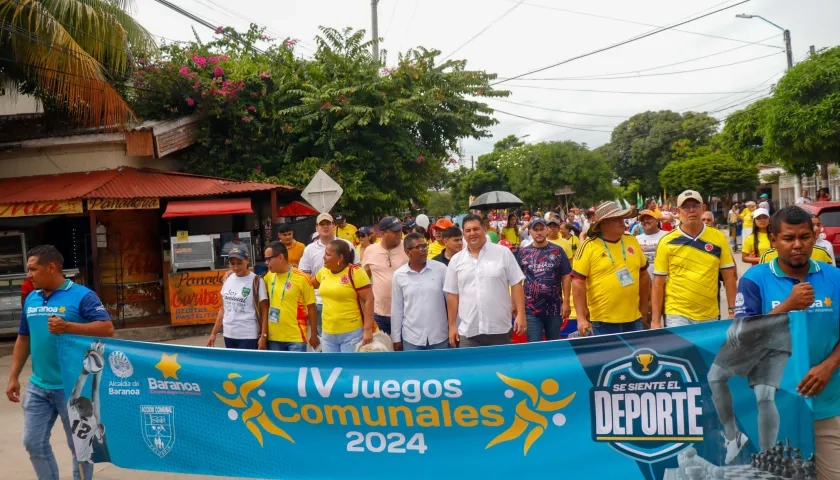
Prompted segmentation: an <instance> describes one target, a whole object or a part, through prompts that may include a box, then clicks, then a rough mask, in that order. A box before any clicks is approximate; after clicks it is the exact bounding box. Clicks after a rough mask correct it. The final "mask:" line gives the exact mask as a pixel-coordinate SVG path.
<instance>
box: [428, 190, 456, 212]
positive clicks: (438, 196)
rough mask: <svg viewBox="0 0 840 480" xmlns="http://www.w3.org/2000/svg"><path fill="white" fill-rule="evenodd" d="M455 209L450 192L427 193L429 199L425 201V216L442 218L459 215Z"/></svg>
mask: <svg viewBox="0 0 840 480" xmlns="http://www.w3.org/2000/svg"><path fill="white" fill-rule="evenodd" d="M460 212H461V210H458V209H457V208H455V202H454V200H453V199H452V194H451V193H450V192H438V191H432V192H429V199H428V200H427V201H426V214H427V215H429V216H432V217H443V216H446V215H454V214H457V213H460Z"/></svg>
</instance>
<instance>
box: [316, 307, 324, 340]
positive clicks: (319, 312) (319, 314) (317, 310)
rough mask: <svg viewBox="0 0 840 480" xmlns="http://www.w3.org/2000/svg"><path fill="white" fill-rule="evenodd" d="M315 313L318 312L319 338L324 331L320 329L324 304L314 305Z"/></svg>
mask: <svg viewBox="0 0 840 480" xmlns="http://www.w3.org/2000/svg"><path fill="white" fill-rule="evenodd" d="M315 311H316V312H318V336H319V337H320V336H321V333H323V332H324V330H323V329H321V313H322V312H323V311H324V304H322V303H316V304H315Z"/></svg>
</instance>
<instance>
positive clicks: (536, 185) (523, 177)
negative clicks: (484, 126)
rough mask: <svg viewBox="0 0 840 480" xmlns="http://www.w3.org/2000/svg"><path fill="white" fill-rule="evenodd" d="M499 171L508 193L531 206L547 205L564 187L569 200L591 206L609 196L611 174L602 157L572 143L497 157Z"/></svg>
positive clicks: (534, 146) (544, 145) (540, 146)
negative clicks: (507, 184)
mask: <svg viewBox="0 0 840 480" xmlns="http://www.w3.org/2000/svg"><path fill="white" fill-rule="evenodd" d="M499 170H500V171H501V172H502V174H503V175H504V176H505V177H506V178H507V179H508V181H509V182H510V187H511V192H512V193H514V194H515V195H517V196H519V198H521V199H522V200H523V201H524V202H525V203H527V204H531V205H541V206H550V205H551V204H553V203H555V201H556V199H555V197H554V192H555V191H556V190H559V189H561V188H564V187H566V186H570V187H571V188H572V190H574V192H575V193H574V195H573V196H572V199H573V200H574V201H576V202H580V203H582V204H588V203H595V202H597V201H599V200H603V199H605V198H610V197H611V196H612V195H613V193H614V192H613V188H612V180H611V179H612V178H613V171H612V169H611V168H610V166H609V164H608V163H607V162H606V160H604V158H603V157H602V156H601V155H600V154H598V153H596V152H594V151H592V150H589V149H588V148H587V147H586V145H584V144H579V143H575V142H572V141H565V142H542V143H537V144H532V145H526V146H522V147H518V148H514V149H512V150H508V151H505V152H503V153H502V154H501V158H500V161H499Z"/></svg>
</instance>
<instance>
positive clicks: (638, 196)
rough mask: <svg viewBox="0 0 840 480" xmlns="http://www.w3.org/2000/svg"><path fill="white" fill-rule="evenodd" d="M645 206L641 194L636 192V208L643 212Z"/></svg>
mask: <svg viewBox="0 0 840 480" xmlns="http://www.w3.org/2000/svg"><path fill="white" fill-rule="evenodd" d="M644 206H645V204H644V202H642V195H641V194H640V193H639V192H636V208H638V209H639V210H641V209H642V207H644Z"/></svg>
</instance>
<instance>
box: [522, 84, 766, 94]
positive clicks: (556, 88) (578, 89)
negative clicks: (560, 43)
mask: <svg viewBox="0 0 840 480" xmlns="http://www.w3.org/2000/svg"><path fill="white" fill-rule="evenodd" d="M508 88H533V89H535V90H555V91H562V92H590V93H615V94H622V95H722V94H727V93H734V94H739V93H749V92H751V90H742V91H739V92H634V91H623V90H594V89H583V88H561V87H541V86H537V85H508Z"/></svg>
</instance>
